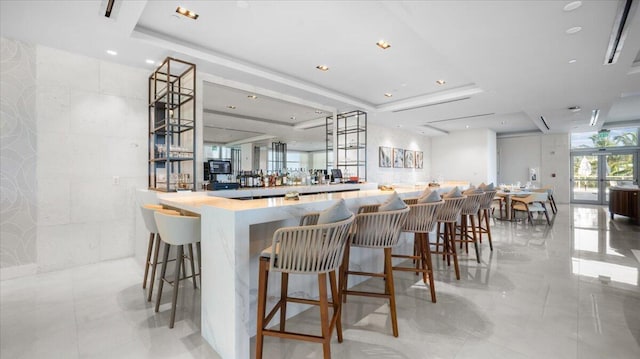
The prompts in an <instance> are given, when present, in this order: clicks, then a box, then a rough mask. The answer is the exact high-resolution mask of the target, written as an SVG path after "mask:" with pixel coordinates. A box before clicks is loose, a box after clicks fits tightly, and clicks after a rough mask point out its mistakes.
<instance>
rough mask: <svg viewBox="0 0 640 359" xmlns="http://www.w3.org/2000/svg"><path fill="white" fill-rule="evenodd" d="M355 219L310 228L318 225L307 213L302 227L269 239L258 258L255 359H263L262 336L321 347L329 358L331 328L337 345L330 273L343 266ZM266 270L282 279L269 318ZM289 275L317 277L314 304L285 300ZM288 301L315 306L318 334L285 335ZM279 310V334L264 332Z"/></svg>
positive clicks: (337, 310)
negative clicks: (269, 241)
mask: <svg viewBox="0 0 640 359" xmlns="http://www.w3.org/2000/svg"><path fill="white" fill-rule="evenodd" d="M354 217H355V216H354V215H351V217H349V218H348V219H346V220H343V221H339V222H335V223H329V224H320V225H315V224H311V223H316V222H317V221H318V215H317V214H312V215H309V216H305V217H303V218H302V220H301V226H298V227H286V228H280V229H278V230H277V231H276V232H275V233H274V234H273V241H272V245H271V247H269V248H267V249H265V250H264V251H262V254H261V256H260V267H259V273H258V313H257V314H258V319H257V334H256V359H261V358H262V349H263V344H264V336H265V335H267V336H273V337H279V338H287V339H297V340H304V341H311V342H316V343H322V350H323V353H324V358H325V359H329V358H331V347H330V342H331V332H332V331H333V328H334V327H335V328H336V331H337V334H338V341H339V342H342V325H341V321H340V316H341V300H340V292H339V291H338V286H337V283H336V273H335V271H336V269H338V267H339V266H340V265H341V263H342V256H343V254H344V252H345V247H346V246H347V237H348V234H349V229H350V227H351V224H352V223H353V220H354ZM271 271H274V272H280V273H281V275H282V281H281V287H280V290H281V294H280V300H279V301H278V303H277V304H276V305H275V306H274V308H273V309H272V310H271V311H270V312H269V314H266V302H267V284H268V279H269V272H271ZM327 273H328V274H329V281H330V286H331V302H329V300H328V295H327ZM289 274H307V275H308V274H312V275H317V276H318V290H319V296H320V297H319V299H318V300H311V299H303V298H293V297H289V295H288V293H287V286H288V282H289ZM287 302H293V303H302V304H310V305H319V306H320V323H321V324H320V325H321V333H322V335H320V336H318V335H309V334H302V333H293V332H288V331H285V321H286V310H287ZM329 305H331V306H332V307H333V316H332V317H331V318H329ZM278 310H280V330H275V329H267V326H268V325H269V322H270V321H271V319H272V318H273V317H274V315H275V314H276V312H277V311H278Z"/></svg>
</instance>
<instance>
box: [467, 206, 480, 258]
mask: <svg viewBox="0 0 640 359" xmlns="http://www.w3.org/2000/svg"><path fill="white" fill-rule="evenodd" d="M469 219H470V220H471V234H472V236H473V245H474V246H475V249H476V261H477V262H478V263H480V252H479V250H478V238H477V237H476V225H475V221H474V220H473V215H471V216H469ZM479 225H480V223H478V226H479Z"/></svg>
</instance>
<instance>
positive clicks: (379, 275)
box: [347, 271, 386, 278]
mask: <svg viewBox="0 0 640 359" xmlns="http://www.w3.org/2000/svg"><path fill="white" fill-rule="evenodd" d="M347 274H353V275H362V276H367V277H378V278H384V277H386V275H385V274H384V273H371V272H352V271H347Z"/></svg>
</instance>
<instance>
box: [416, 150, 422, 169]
mask: <svg viewBox="0 0 640 359" xmlns="http://www.w3.org/2000/svg"><path fill="white" fill-rule="evenodd" d="M423 156H424V154H423V153H422V151H416V168H418V169H422V167H423V166H424V157H423Z"/></svg>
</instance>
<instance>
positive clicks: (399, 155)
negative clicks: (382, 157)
mask: <svg viewBox="0 0 640 359" xmlns="http://www.w3.org/2000/svg"><path fill="white" fill-rule="evenodd" d="M393 167H394V168H404V150H403V149H402V148H394V149H393Z"/></svg>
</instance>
